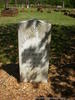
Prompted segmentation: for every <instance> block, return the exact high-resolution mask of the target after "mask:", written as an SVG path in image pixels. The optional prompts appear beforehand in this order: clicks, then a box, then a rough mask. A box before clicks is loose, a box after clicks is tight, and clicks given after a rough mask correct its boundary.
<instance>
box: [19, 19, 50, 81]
mask: <svg viewBox="0 0 75 100" xmlns="http://www.w3.org/2000/svg"><path fill="white" fill-rule="evenodd" d="M50 30H51V24H49V23H47V22H44V21H41V20H28V21H22V22H21V23H20V27H19V30H18V42H19V64H20V79H21V81H23V82H47V79H48V67H49V48H50V41H51V33H50Z"/></svg>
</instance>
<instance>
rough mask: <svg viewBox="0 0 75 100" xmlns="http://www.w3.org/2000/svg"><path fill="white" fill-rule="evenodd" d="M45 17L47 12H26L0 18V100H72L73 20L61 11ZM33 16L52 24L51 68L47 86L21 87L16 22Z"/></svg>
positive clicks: (74, 54)
mask: <svg viewBox="0 0 75 100" xmlns="http://www.w3.org/2000/svg"><path fill="white" fill-rule="evenodd" d="M24 14H25V15H24ZM46 14H47V13H46V12H44V13H40V12H36V11H35V14H34V12H30V10H29V11H27V12H25V13H19V15H18V16H16V17H0V100H10V99H11V98H12V99H14V100H19V99H21V100H25V99H27V100H33V99H34V100H35V98H46V99H47V98H53V97H56V98H58V97H60V98H65V99H67V98H69V99H72V100H73V99H74V94H75V89H74V88H75V86H74V83H75V73H74V72H75V45H74V43H75V22H74V18H71V17H68V16H64V15H63V13H60V12H53V13H52V14H53V15H52V14H51V15H50V13H48V15H46ZM32 16H33V17H35V16H36V17H37V18H40V19H44V20H47V19H48V21H49V22H51V23H52V24H54V25H53V26H52V31H51V33H52V41H51V44H50V46H51V51H50V68H49V75H48V83H47V84H44V83H43V84H42V83H40V84H30V83H26V84H24V83H21V82H20V79H19V65H18V63H19V61H18V37H17V35H18V34H17V30H18V22H19V21H21V20H26V19H29V18H32ZM52 16H53V17H52ZM56 16H58V17H56ZM61 16H63V17H61ZM1 18H2V19H1ZM56 18H57V19H56ZM3 19H4V21H3ZM2 21H3V22H2ZM31 97H32V98H31Z"/></svg>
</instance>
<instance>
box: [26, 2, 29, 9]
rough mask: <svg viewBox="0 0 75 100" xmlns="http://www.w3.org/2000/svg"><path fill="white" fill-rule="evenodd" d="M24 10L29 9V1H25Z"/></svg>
mask: <svg viewBox="0 0 75 100" xmlns="http://www.w3.org/2000/svg"><path fill="white" fill-rule="evenodd" d="M26 8H29V0H26Z"/></svg>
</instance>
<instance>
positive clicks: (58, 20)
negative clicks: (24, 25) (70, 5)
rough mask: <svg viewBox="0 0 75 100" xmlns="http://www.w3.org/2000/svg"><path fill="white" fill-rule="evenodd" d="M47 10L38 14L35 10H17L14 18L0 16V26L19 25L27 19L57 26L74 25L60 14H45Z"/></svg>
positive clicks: (73, 20)
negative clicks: (17, 12) (39, 20)
mask: <svg viewBox="0 0 75 100" xmlns="http://www.w3.org/2000/svg"><path fill="white" fill-rule="evenodd" d="M47 11H48V9H45V10H44V11H43V12H38V11H37V9H36V8H35V9H24V12H22V11H21V8H20V9H19V14H18V15H17V16H15V17H1V16H0V25H1V24H10V23H19V22H20V21H23V20H28V19H42V20H46V21H48V22H50V23H52V24H59V25H67V26H68V25H75V19H74V18H72V17H69V16H65V15H64V13H62V12H55V11H51V13H48V12H47Z"/></svg>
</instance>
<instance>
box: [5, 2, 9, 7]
mask: <svg viewBox="0 0 75 100" xmlns="http://www.w3.org/2000/svg"><path fill="white" fill-rule="evenodd" d="M8 8H9V0H5V9H8Z"/></svg>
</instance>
